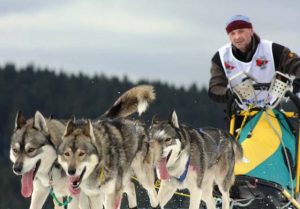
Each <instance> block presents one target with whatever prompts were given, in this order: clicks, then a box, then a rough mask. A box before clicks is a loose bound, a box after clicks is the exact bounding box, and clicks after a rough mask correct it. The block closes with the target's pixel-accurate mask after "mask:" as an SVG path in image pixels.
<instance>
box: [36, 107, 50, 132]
mask: <svg viewBox="0 0 300 209" xmlns="http://www.w3.org/2000/svg"><path fill="white" fill-rule="evenodd" d="M33 126H34V127H35V128H36V129H38V130H40V131H46V132H48V127H47V123H46V120H45V118H44V116H43V115H42V113H40V112H39V111H36V112H35V114H34V118H33Z"/></svg>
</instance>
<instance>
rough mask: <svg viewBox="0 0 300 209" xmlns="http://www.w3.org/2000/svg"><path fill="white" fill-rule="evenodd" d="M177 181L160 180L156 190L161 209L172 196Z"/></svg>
mask: <svg viewBox="0 0 300 209" xmlns="http://www.w3.org/2000/svg"><path fill="white" fill-rule="evenodd" d="M176 184H177V182H174V181H172V180H162V181H161V183H160V188H159V191H158V201H159V204H160V206H161V208H162V209H164V207H165V205H166V204H167V203H168V202H169V200H170V199H171V198H172V196H173V194H174V193H175V192H176V189H177V185H176Z"/></svg>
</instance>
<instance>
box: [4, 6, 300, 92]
mask: <svg viewBox="0 0 300 209" xmlns="http://www.w3.org/2000/svg"><path fill="white" fill-rule="evenodd" d="M233 14H245V15H247V16H249V17H250V19H251V21H252V24H253V26H254V29H255V30H256V32H257V33H258V34H259V35H260V36H261V37H262V38H265V39H269V40H273V41H275V42H277V43H280V44H282V45H285V46H288V47H289V48H290V49H292V50H293V51H295V52H296V53H298V54H300V22H299V21H300V1H299V0H288V1H282V0H272V1H271V0H268V1H267V0H251V1H238V0H209V1H203V0H22V1H20V0H0V65H2V66H3V65H4V64H5V63H7V62H13V63H16V64H17V66H18V67H24V66H26V65H28V64H30V63H34V64H35V65H36V66H40V67H42V68H44V67H49V68H51V69H55V70H57V71H60V70H62V69H63V70H64V71H65V72H68V73H69V72H71V73H76V72H79V71H80V72H83V73H85V74H87V75H94V74H101V73H104V74H106V75H117V76H121V77H123V76H124V75H127V76H128V77H129V78H130V79H131V80H132V81H136V80H138V79H141V78H144V79H148V80H161V81H164V82H168V83H170V84H175V85H177V86H181V85H184V86H189V85H191V84H192V83H196V84H197V85H198V86H199V87H202V86H207V85H208V80H209V76H210V74H209V68H210V60H211V57H212V56H213V55H214V53H215V52H216V51H217V50H218V48H220V47H221V46H222V45H224V44H225V43H226V42H228V37H227V35H226V33H225V29H224V28H225V23H226V21H227V19H228V18H229V17H230V16H231V15H233Z"/></svg>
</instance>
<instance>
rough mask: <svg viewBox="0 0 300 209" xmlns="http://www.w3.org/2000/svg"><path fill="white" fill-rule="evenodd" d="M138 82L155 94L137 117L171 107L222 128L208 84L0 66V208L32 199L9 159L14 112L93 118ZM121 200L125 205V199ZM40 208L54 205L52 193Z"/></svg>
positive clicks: (185, 117) (182, 116)
mask: <svg viewBox="0 0 300 209" xmlns="http://www.w3.org/2000/svg"><path fill="white" fill-rule="evenodd" d="M138 84H150V85H153V86H154V88H155V92H156V96H157V98H156V100H155V102H154V103H153V104H151V105H150V108H149V110H148V111H147V112H146V113H145V114H143V115H142V116H141V119H142V120H144V121H146V123H150V121H151V118H152V116H153V115H155V114H157V115H158V116H159V117H160V118H165V119H167V118H168V116H169V114H170V112H171V111H172V110H173V109H175V110H176V112H177V114H178V117H179V121H181V122H184V123H187V124H190V125H191V126H193V127H195V128H197V127H204V126H214V127H219V128H223V127H224V117H225V114H224V111H223V109H224V106H222V105H219V104H216V103H214V102H213V101H211V100H210V99H209V98H208V95H207V89H206V88H205V87H201V88H199V87H198V86H197V84H191V85H190V87H177V86H176V85H171V84H168V83H162V82H160V81H155V82H149V81H147V80H140V81H138V82H135V83H134V82H132V81H130V80H129V79H128V78H127V77H126V76H124V77H122V78H119V77H107V76H106V75H104V74H100V75H96V76H94V77H89V76H86V75H84V73H80V74H77V75H72V74H71V75H70V74H66V73H64V72H60V73H57V72H56V71H54V70H50V69H40V68H38V67H36V66H34V65H28V66H26V67H23V68H17V67H16V66H15V64H13V63H7V64H5V65H4V66H0V118H1V120H0V173H1V176H2V178H1V179H0V188H1V190H0V208H1V209H8V208H29V203H30V199H25V198H23V197H22V195H21V192H20V188H21V186H20V180H21V178H20V176H16V175H15V174H14V173H13V171H12V164H11V162H10V160H9V149H10V136H11V134H12V132H13V129H14V126H15V117H16V113H17V112H18V111H22V112H23V113H24V114H25V116H26V117H27V118H30V117H32V116H33V115H34V113H35V111H36V110H39V111H40V112H41V113H42V114H43V115H44V116H46V117H50V116H53V117H54V118H59V119H69V118H72V117H73V116H75V117H76V118H96V117H98V116H100V115H101V114H103V113H104V112H105V111H106V110H107V109H108V108H109V107H110V106H111V105H112V104H113V102H114V101H115V100H116V99H117V98H118V96H120V94H122V93H123V92H124V91H126V90H127V89H129V88H131V87H133V86H135V85H138ZM134 117H138V116H137V115H134ZM137 187H139V185H138V183H137ZM137 193H138V195H140V196H139V198H138V199H139V208H148V207H149V203H148V202H147V201H148V200H147V195H146V193H145V191H143V189H139V191H138V192H137ZM124 199H125V198H124ZM186 202H187V201H185V197H181V196H177V197H175V196H174V198H173V200H172V202H171V203H170V204H176V205H177V206H176V207H177V208H178V207H182V208H186V204H187V203H186ZM123 205H126V201H124V202H123ZM44 208H53V204H52V203H51V200H50V198H48V200H47V205H46V206H44ZM124 208H125V206H124ZM170 208H172V207H171V205H170Z"/></svg>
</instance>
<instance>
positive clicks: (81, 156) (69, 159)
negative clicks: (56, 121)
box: [58, 120, 99, 194]
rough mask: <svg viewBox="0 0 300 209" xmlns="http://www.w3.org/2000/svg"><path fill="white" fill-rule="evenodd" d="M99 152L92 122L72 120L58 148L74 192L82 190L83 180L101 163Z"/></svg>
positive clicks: (61, 161) (70, 186)
mask: <svg viewBox="0 0 300 209" xmlns="http://www.w3.org/2000/svg"><path fill="white" fill-rule="evenodd" d="M97 153H98V152H97V148H96V146H95V136H94V131H93V125H92V123H91V122H90V121H72V120H70V121H69V122H68V123H67V126H66V129H65V132H64V135H63V141H62V143H61V144H60V146H59V148H58V162H59V163H60V164H61V166H62V167H63V169H64V170H65V172H66V174H67V176H68V186H69V190H70V192H71V193H72V194H78V193H79V192H80V190H79V187H80V184H81V182H82V181H83V180H85V179H87V178H88V177H89V176H90V174H91V173H92V172H93V170H94V168H95V167H96V165H97V164H98V163H99V157H98V156H99V155H98V154H97Z"/></svg>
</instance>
